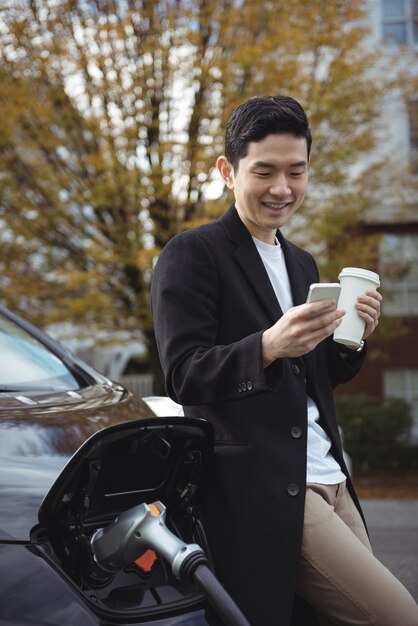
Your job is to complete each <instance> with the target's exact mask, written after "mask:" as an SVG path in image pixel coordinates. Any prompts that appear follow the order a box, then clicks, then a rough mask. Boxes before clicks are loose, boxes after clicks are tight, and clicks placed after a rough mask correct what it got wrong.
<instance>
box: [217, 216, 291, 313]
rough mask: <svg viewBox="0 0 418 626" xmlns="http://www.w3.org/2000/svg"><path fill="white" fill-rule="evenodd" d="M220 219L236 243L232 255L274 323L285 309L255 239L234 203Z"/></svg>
mask: <svg viewBox="0 0 418 626" xmlns="http://www.w3.org/2000/svg"><path fill="white" fill-rule="evenodd" d="M219 221H220V223H221V224H222V226H223V227H224V228H225V230H226V232H227V235H228V237H229V239H230V240H231V241H233V242H234V243H235V244H236V249H235V250H234V251H233V253H232V257H233V258H234V260H235V262H236V263H237V264H238V265H239V266H240V268H241V269H242V271H243V274H244V275H245V277H246V278H247V280H248V282H249V283H250V284H251V287H252V288H253V290H254V291H255V292H256V294H257V297H258V299H259V300H260V301H261V302H262V303H263V305H264V307H265V309H266V311H267V313H268V314H269V316H270V318H271V321H272V323H274V322H275V321H276V320H277V319H278V318H279V317H281V316H282V315H283V311H282V310H281V308H280V305H279V303H278V301H277V298H276V294H275V293H274V290H273V287H272V285H271V282H270V279H269V277H268V275H267V272H266V270H265V267H264V265H263V261H262V260H261V258H260V255H259V254H258V251H257V248H256V247H255V244H254V241H253V240H252V237H251V235H250V233H249V232H248V230H247V228H246V227H245V226H244V224H243V222H242V221H241V219H240V217H239V215H238V213H237V211H236V209H235V206H234V205H232V206H231V207H230V208H229V209H228V211H227V212H226V213H224V215H222V216H221V217H220V218H219Z"/></svg>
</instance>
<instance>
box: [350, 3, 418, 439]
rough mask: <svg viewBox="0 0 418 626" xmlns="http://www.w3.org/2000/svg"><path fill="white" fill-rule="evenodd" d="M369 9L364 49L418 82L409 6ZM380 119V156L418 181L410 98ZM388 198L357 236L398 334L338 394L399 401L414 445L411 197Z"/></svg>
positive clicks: (417, 212) (416, 98)
mask: <svg viewBox="0 0 418 626" xmlns="http://www.w3.org/2000/svg"><path fill="white" fill-rule="evenodd" d="M369 7H370V11H369V16H370V25H371V28H372V38H371V41H372V45H376V46H381V45H382V44H383V46H384V56H385V59H386V60H387V71H388V72H393V71H399V70H401V69H402V68H403V67H405V66H408V68H410V69H411V68H412V69H413V71H414V72H415V75H416V76H418V2H417V0H369ZM382 116H383V117H384V121H385V124H386V129H387V133H386V135H385V136H384V137H382V146H381V150H382V152H383V151H386V152H388V153H389V152H391V153H392V154H396V158H397V160H398V162H399V164H400V165H401V166H402V167H404V166H407V169H409V173H410V175H412V176H415V177H416V179H417V183H418V93H416V95H412V96H411V97H410V98H409V99H408V101H405V99H404V98H403V96H402V95H401V94H400V93H398V92H397V91H396V90H393V92H392V93H389V94H387V98H386V99H385V102H384V103H383V105H382ZM394 175H397V174H396V172H394ZM389 186H390V181H389ZM417 189H418V184H417ZM396 200H397V199H396V198H391V196H390V190H388V191H387V192H386V193H385V191H383V192H382V198H381V201H379V202H378V203H377V204H376V206H374V207H371V208H370V212H369V213H368V215H367V218H366V220H365V222H364V224H363V228H364V232H368V233H372V232H373V233H379V234H381V235H382V239H381V243H380V263H379V265H380V267H379V268H378V269H379V273H380V275H381V279H382V284H383V285H384V288H385V302H384V307H383V313H384V315H385V316H386V318H387V320H386V324H390V325H392V327H395V326H398V325H399V324H400V326H401V327H402V333H401V334H398V335H397V336H396V337H394V338H393V339H392V340H390V341H387V342H379V340H375V341H371V342H370V343H371V348H372V349H374V351H375V353H376V352H377V353H379V356H378V358H376V359H369V361H368V363H367V364H366V366H365V368H364V370H363V373H362V376H359V377H358V378H357V379H355V380H354V381H352V382H351V383H350V384H349V385H345V387H344V393H358V392H364V393H368V394H370V395H373V396H378V397H382V398H383V397H400V398H403V399H405V400H407V401H408V402H409V403H410V404H411V406H412V409H413V416H414V425H413V429H412V433H411V435H412V437H411V438H412V441H413V442H415V443H417V442H418V194H417V195H416V196H415V197H410V198H407V204H408V207H409V208H408V209H407V210H405V209H404V210H402V211H399V210H398V206H397V201H396ZM403 201H405V199H403Z"/></svg>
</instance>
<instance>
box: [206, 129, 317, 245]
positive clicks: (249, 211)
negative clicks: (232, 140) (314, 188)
mask: <svg viewBox="0 0 418 626" xmlns="http://www.w3.org/2000/svg"><path fill="white" fill-rule="evenodd" d="M218 169H219V171H220V172H221V175H222V177H223V179H224V180H225V182H226V184H227V186H228V187H229V189H231V190H232V191H233V192H234V195H235V206H236V208H237V211H238V214H239V216H240V218H241V219H242V221H243V222H244V224H245V225H246V227H247V228H248V230H249V231H250V233H251V235H253V236H254V237H256V238H257V239H261V241H265V242H266V243H271V244H273V243H274V238H275V234H276V230H277V228H280V227H281V226H284V225H285V224H286V223H287V222H288V220H289V219H290V218H291V217H292V215H293V214H294V213H295V211H297V209H298V208H299V207H300V205H301V204H302V201H303V198H304V197H305V192H306V187H307V184H308V148H307V143H306V139H305V138H303V137H302V138H297V137H294V136H293V135H291V134H287V133H286V134H272V135H267V137H265V138H264V139H262V140H261V141H257V142H251V143H250V144H249V149H248V154H247V156H246V157H245V158H243V159H241V160H240V162H239V167H238V171H234V169H233V168H232V166H231V165H230V164H229V162H228V161H227V160H226V158H225V157H220V158H219V159H218Z"/></svg>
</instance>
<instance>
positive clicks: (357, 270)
mask: <svg viewBox="0 0 418 626" xmlns="http://www.w3.org/2000/svg"><path fill="white" fill-rule="evenodd" d="M343 276H355V277H356V278H367V279H368V280H371V281H373V282H374V283H376V285H377V286H378V287H379V286H380V277H379V274H376V272H372V271H371V270H365V269H363V268H361V267H343V269H342V270H341V272H340V274H339V276H338V278H339V279H341V278H342V277H343Z"/></svg>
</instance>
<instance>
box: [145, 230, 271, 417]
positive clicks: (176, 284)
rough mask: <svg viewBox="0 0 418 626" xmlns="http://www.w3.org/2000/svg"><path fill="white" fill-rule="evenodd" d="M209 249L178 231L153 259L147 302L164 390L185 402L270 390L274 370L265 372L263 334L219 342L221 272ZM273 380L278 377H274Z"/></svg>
mask: <svg viewBox="0 0 418 626" xmlns="http://www.w3.org/2000/svg"><path fill="white" fill-rule="evenodd" d="M219 271H221V270H219V268H218V267H217V266H216V264H215V261H214V259H213V257H212V254H211V251H210V250H209V249H208V247H207V245H206V243H205V241H204V240H203V239H202V238H200V237H199V236H198V235H197V234H196V233H193V234H192V233H190V232H186V233H182V234H181V235H178V236H176V237H174V238H173V239H172V240H170V242H169V243H168V244H167V246H166V247H165V249H164V251H163V252H162V254H161V255H160V258H159V259H158V262H157V264H156V268H155V272H154V276H153V281H152V288H151V298H152V299H151V305H152V314H153V319H154V329H155V335H156V340H157V346H158V351H159V355H160V360H161V365H162V368H163V372H164V377H165V384H166V389H167V393H168V395H169V396H170V397H171V398H172V399H173V400H175V401H176V402H179V403H180V404H183V405H200V404H215V403H223V402H228V401H231V400H236V399H239V398H241V397H242V393H241V392H242V385H243V384H245V385H246V394H245V397H246V398H248V396H249V395H254V394H258V393H262V392H265V391H270V390H271V389H272V387H271V386H270V384H269V381H270V380H272V381H273V380H274V381H277V379H278V376H279V373H280V372H279V371H278V370H280V368H281V365H280V363H277V364H275V368H276V370H275V372H274V375H273V373H272V372H271V371H269V372H267V371H266V372H264V369H263V365H262V354H261V335H262V332H263V331H259V332H255V333H254V334H251V335H249V336H247V337H244V338H242V339H240V340H238V341H235V342H233V343H230V344H228V345H222V344H219V343H218V335H219V298H220V294H219V275H218V272H219ZM273 384H274V385H276V384H277V383H273Z"/></svg>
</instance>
